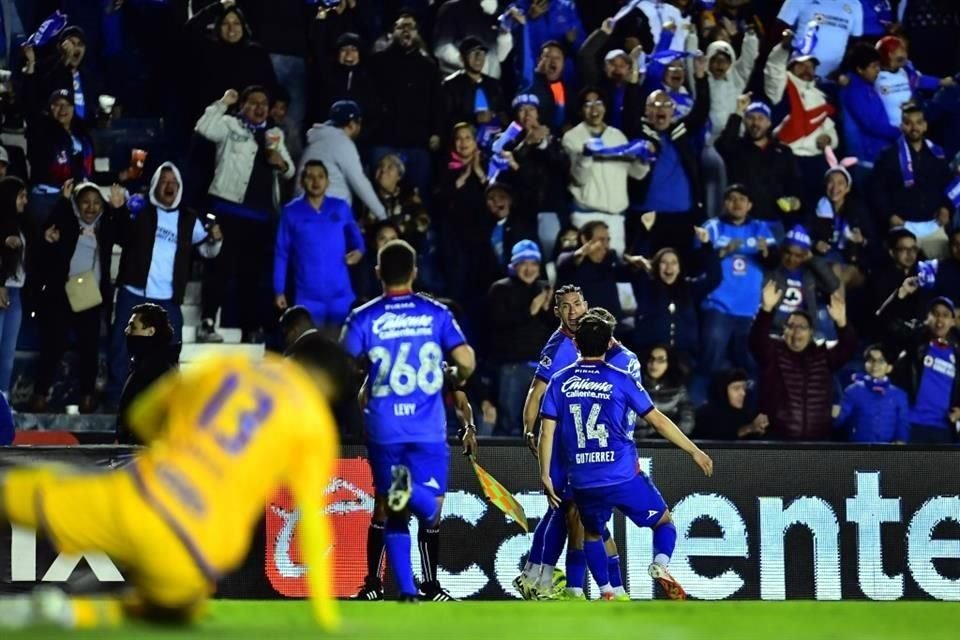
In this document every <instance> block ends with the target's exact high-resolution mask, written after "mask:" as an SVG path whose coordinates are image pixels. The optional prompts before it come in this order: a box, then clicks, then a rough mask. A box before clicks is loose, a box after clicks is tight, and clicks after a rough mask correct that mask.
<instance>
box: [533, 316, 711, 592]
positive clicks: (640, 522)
mask: <svg viewBox="0 0 960 640" xmlns="http://www.w3.org/2000/svg"><path fill="white" fill-rule="evenodd" d="M574 339H575V342H576V346H577V348H578V349H579V351H580V359H579V360H578V361H577V362H576V363H575V364H573V365H571V366H569V367H567V368H565V369H563V370H562V371H560V372H559V373H557V374H555V375H554V376H553V377H552V378H551V379H550V383H549V385H548V387H547V390H546V392H545V394H544V398H543V408H542V416H543V421H542V425H541V430H540V442H539V459H540V480H541V482H542V483H543V488H544V492H545V493H546V494H547V498H548V499H549V500H550V504H551V505H552V506H554V507H555V508H557V507H559V506H560V504H561V500H562V499H561V497H560V496H559V495H558V494H557V492H556V490H555V487H554V484H553V473H552V471H551V469H552V466H551V465H552V464H553V461H554V459H555V457H556V458H559V459H560V461H561V465H562V466H563V467H564V468H565V470H566V471H567V473H568V478H569V482H570V485H571V487H572V489H573V497H574V501H575V502H576V505H577V508H578V510H579V513H580V520H581V522H582V523H583V527H584V552H585V554H586V557H587V564H588V566H589V567H590V573H592V574H593V577H594V579H595V580H596V582H597V585H599V587H600V595H601V598H602V599H604V600H614V599H616V595H615V592H614V590H613V587H612V586H611V584H610V577H609V573H608V560H607V554H606V551H605V549H604V545H603V539H602V534H603V530H604V528H605V526H606V523H607V522H608V521H609V520H610V516H611V515H612V514H613V509H614V508H616V509H619V510H620V511H621V512H622V513H623V514H624V515H625V516H626V517H628V518H630V519H631V520H632V521H633V522H634V524H636V525H637V526H641V527H650V528H652V529H653V547H654V558H653V562H652V563H651V564H650V567H649V573H650V576H651V577H652V578H654V579H655V580H657V582H658V583H659V584H660V586H661V587H662V588H663V589H664V591H665V592H666V594H667V596H668V597H669V598H671V599H675V600H680V599H685V598H686V593H685V592H684V590H683V588H682V587H681V586H680V584H679V583H678V582H677V581H676V580H675V579H674V578H673V576H671V575H670V572H669V571H668V569H667V565H668V564H669V562H670V557H671V555H672V554H673V549H674V547H675V545H676V541H677V530H676V528H675V527H674V525H673V522H672V520H671V517H670V510H669V509H667V505H666V503H665V502H664V500H663V497H662V496H661V495H660V492H659V491H657V489H656V487H654V486H653V483H652V482H651V481H650V479H649V478H648V477H647V476H646V475H644V474H643V473H642V472H641V471H640V470H639V468H638V464H637V447H636V445H635V444H634V442H633V436H632V434H630V433H628V432H627V430H626V417H627V415H628V413H629V412H631V411H632V412H634V413H636V414H637V415H638V416H640V417H643V418H644V419H645V420H646V421H647V422H648V423H649V424H651V425H653V427H654V428H655V429H656V430H657V431H658V432H659V433H660V434H661V435H662V436H663V437H664V438H666V439H667V440H669V441H670V442H672V443H673V444H675V445H676V446H677V447H679V448H681V449H683V450H684V451H686V452H687V453H689V454H690V456H691V457H692V458H693V460H694V462H696V463H697V465H698V466H699V467H700V468H701V469H702V470H703V472H704V473H705V474H706V475H707V476H710V475H712V474H713V461H712V460H711V459H710V456H708V455H707V454H706V453H704V452H703V451H701V450H700V449H699V448H698V447H697V446H696V445H695V444H693V443H692V442H691V441H690V440H689V439H688V438H687V437H686V436H685V435H684V434H683V432H682V431H680V429H679V428H678V427H677V425H675V424H674V423H673V422H672V421H671V420H670V419H669V418H667V417H666V416H664V415H663V414H662V413H660V412H659V411H658V410H657V409H656V408H655V407H654V406H653V402H652V401H651V400H650V397H649V396H648V395H647V392H646V391H644V389H643V386H642V385H641V384H640V382H639V381H637V380H635V379H634V378H633V377H631V376H630V374H629V373H627V372H626V371H624V370H622V369H618V368H616V367H614V366H612V365H610V364H609V363H607V362H605V361H604V355H605V354H606V352H607V350H608V349H609V348H610V344H611V341H612V340H613V326H612V324H611V323H609V322H606V321H605V320H604V319H603V318H601V317H598V316H596V315H593V316H589V315H587V316H584V317H583V318H582V319H581V320H580V322H579V323H578V325H577V330H576V333H575V337H574ZM555 436H556V441H555V439H554V437H555Z"/></svg>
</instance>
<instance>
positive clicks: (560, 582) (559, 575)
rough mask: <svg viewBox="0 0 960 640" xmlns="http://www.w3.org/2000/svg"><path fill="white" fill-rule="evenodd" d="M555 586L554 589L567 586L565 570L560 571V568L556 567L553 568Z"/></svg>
mask: <svg viewBox="0 0 960 640" xmlns="http://www.w3.org/2000/svg"><path fill="white" fill-rule="evenodd" d="M553 588H554V589H566V588H567V575H566V574H565V573H564V572H563V571H560V569H556V568H554V570H553Z"/></svg>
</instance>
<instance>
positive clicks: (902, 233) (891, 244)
mask: <svg viewBox="0 0 960 640" xmlns="http://www.w3.org/2000/svg"><path fill="white" fill-rule="evenodd" d="M904 238H910V239H911V240H913V241H914V242H916V241H917V236H916V234H915V233H913V232H912V231H910V230H909V229H907V228H906V227H894V228H893V229H890V231H889V232H887V248H888V249H890V250H891V251H892V250H893V249H895V248H896V247H897V243H898V242H900V241H901V240H903V239H904Z"/></svg>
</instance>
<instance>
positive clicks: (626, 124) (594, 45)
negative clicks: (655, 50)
mask: <svg viewBox="0 0 960 640" xmlns="http://www.w3.org/2000/svg"><path fill="white" fill-rule="evenodd" d="M615 27H616V23H614V21H613V18H607V19H606V20H604V21H603V24H601V25H600V27H599V28H597V29H596V30H595V31H594V32H593V33H591V34H590V35H589V36H587V39H586V41H585V42H584V43H583V46H582V47H581V48H580V53H579V54H577V69H578V70H579V72H580V80H581V84H582V85H583V86H584V87H597V88H599V89H600V90H601V91H602V92H603V95H604V101H605V102H604V103H605V104H606V107H607V114H608V120H609V122H610V124H611V125H613V126H614V127H616V128H617V129H619V130H620V131H623V133H624V134H625V135H626V136H627V137H628V138H632V137H635V136H636V135H637V134H638V133H639V132H640V128H641V125H642V119H643V91H642V89H641V87H640V85H641V84H642V83H643V77H644V74H646V71H647V61H646V54H645V53H644V51H643V49H642V48H641V47H639V46H637V47H636V48H635V49H634V50H633V51H631V52H630V53H627V52H626V51H624V50H623V49H610V50H609V51H607V52H606V53H605V54H602V52H603V51H604V50H605V49H606V48H607V45H608V44H609V43H610V40H611V36H612V34H613V32H614V29H615ZM601 54H602V55H601ZM601 60H602V61H601Z"/></svg>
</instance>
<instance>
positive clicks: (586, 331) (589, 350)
mask: <svg viewBox="0 0 960 640" xmlns="http://www.w3.org/2000/svg"><path fill="white" fill-rule="evenodd" d="M574 335H575V336H576V339H577V349H579V350H580V355H582V356H584V357H587V358H597V357H600V356H602V355H603V354H605V353H606V352H607V348H608V347H609V346H610V340H611V339H612V338H613V326H612V325H611V324H610V323H609V322H607V321H606V320H604V319H603V318H602V317H600V316H599V315H584V316H583V317H582V318H580V321H579V322H578V323H577V331H576V333H575V334H574Z"/></svg>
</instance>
